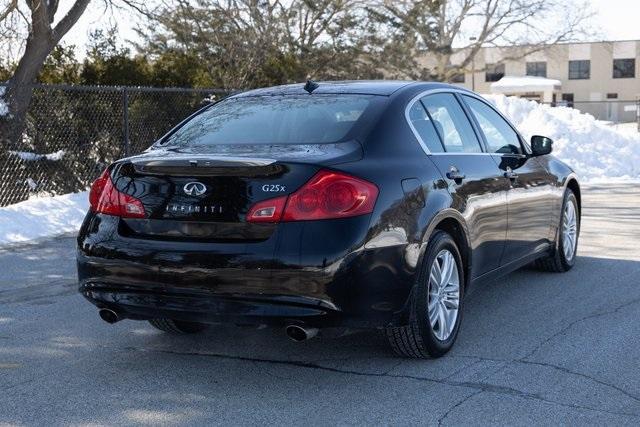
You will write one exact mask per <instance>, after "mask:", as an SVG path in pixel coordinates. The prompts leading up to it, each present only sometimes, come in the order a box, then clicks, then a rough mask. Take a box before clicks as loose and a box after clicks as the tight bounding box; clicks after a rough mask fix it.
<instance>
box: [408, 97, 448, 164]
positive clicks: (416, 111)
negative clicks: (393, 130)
mask: <svg viewBox="0 0 640 427" xmlns="http://www.w3.org/2000/svg"><path fill="white" fill-rule="evenodd" d="M409 120H410V121H411V126H413V129H414V130H415V131H416V132H417V133H418V135H419V136H420V138H421V139H422V142H424V144H425V145H426V146H427V148H428V149H429V151H431V152H432V153H441V152H443V151H444V149H443V148H442V143H441V142H440V137H439V136H438V134H437V133H436V128H435V126H434V125H433V122H432V121H431V119H430V118H429V115H428V114H427V111H426V110H425V109H424V107H423V106H422V104H421V103H420V102H416V103H414V104H413V106H412V107H411V109H410V110H409Z"/></svg>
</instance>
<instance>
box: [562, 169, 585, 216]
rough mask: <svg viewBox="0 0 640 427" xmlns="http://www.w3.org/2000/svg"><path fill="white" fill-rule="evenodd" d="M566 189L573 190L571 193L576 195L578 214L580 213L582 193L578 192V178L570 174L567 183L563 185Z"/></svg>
mask: <svg viewBox="0 0 640 427" xmlns="http://www.w3.org/2000/svg"><path fill="white" fill-rule="evenodd" d="M565 187H566V188H567V189H570V190H571V191H573V194H575V195H576V200H577V202H578V215H579V216H581V215H582V194H581V192H580V184H578V180H577V179H576V177H575V176H573V175H571V176H569V177H568V178H567V183H566V185H565Z"/></svg>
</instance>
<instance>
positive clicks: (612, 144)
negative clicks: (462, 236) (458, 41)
mask: <svg viewBox="0 0 640 427" xmlns="http://www.w3.org/2000/svg"><path fill="white" fill-rule="evenodd" d="M483 96H484V97H485V98H486V99H487V100H488V101H490V102H491V103H492V104H494V105H495V106H496V107H497V108H498V109H499V110H500V111H502V113H504V114H505V115H506V116H507V117H509V118H510V119H511V120H512V121H513V123H514V124H515V125H516V126H517V127H518V129H519V130H520V131H521V132H522V133H523V135H524V136H525V138H527V139H529V138H530V137H531V135H544V136H548V137H549V138H551V139H553V141H554V145H553V153H554V155H555V156H557V157H558V158H560V159H561V160H563V161H565V162H566V163H567V164H568V165H570V166H571V167H572V168H573V169H574V170H575V171H576V173H577V174H578V175H579V176H580V178H581V179H582V180H583V181H584V182H588V181H592V182H593V181H611V180H640V134H639V133H637V132H636V133H632V132H628V131H618V130H616V129H613V128H611V127H610V126H608V125H607V124H606V123H603V122H600V121H598V120H596V119H595V118H594V117H593V116H591V115H590V114H583V113H581V112H580V111H578V110H576V109H573V108H568V107H551V106H549V105H541V104H538V103H537V102H534V101H528V100H526V99H522V98H516V97H505V96H504V95H483Z"/></svg>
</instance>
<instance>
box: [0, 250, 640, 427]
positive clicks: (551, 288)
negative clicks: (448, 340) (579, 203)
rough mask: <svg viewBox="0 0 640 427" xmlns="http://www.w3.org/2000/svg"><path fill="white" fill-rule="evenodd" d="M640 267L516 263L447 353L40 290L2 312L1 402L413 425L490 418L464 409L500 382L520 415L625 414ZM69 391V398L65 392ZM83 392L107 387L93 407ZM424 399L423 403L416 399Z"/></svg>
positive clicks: (174, 419) (474, 309)
mask: <svg viewBox="0 0 640 427" xmlns="http://www.w3.org/2000/svg"><path fill="white" fill-rule="evenodd" d="M639 275H640V262H638V261H629V260H620V259H605V258H594V257H580V258H579V259H578V260H577V263H576V267H575V268H574V269H573V270H571V271H570V272H568V273H566V274H552V273H542V272H538V271H535V270H531V269H523V270H520V271H517V272H515V273H512V274H510V275H508V276H506V277H504V278H502V279H500V280H498V281H496V282H493V283H491V284H488V285H484V286H482V287H480V288H477V289H475V290H474V291H473V292H472V293H471V294H470V295H469V296H468V298H467V300H466V302H465V303H466V307H465V310H464V316H465V318H464V319H463V325H462V330H461V333H460V336H459V337H458V342H457V343H456V345H455V347H454V348H453V350H452V351H451V352H450V353H449V354H448V355H446V356H445V357H442V358H440V359H435V360H412V359H402V358H399V357H396V356H395V355H394V354H393V353H392V352H391V351H390V350H389V349H388V347H387V346H386V342H385V340H384V337H383V336H382V334H380V333H378V332H377V331H368V332H361V333H356V334H353V335H347V336H342V337H339V338H327V337H317V338H314V339H312V340H309V341H306V342H303V343H294V342H292V341H290V340H289V339H288V338H286V336H285V334H284V331H282V330H279V329H262V330H255V329H246V328H241V327H231V326H213V327H211V328H210V329H209V330H207V331H206V332H204V333H202V334H197V335H188V336H174V335H168V334H164V333H161V332H159V331H156V330H155V329H153V328H151V327H150V326H149V325H148V324H147V323H144V322H134V321H122V322H119V323H117V324H115V325H108V324H106V323H103V322H102V321H101V320H99V318H98V315H97V312H96V310H95V309H94V308H93V307H91V306H89V304H87V303H86V302H85V301H83V300H82V299H81V297H80V296H77V295H74V296H73V297H68V296H64V297H63V296H56V297H52V298H53V299H52V300H51V301H49V304H47V305H46V306H42V305H39V306H38V308H34V306H35V305H36V304H39V302H38V301H39V300H38V299H37V298H34V299H33V300H32V301H22V302H20V304H9V305H8V306H9V307H10V308H11V307H13V309H10V310H9V312H8V313H7V314H5V315H4V316H3V315H1V314H0V377H2V378H3V379H4V380H5V384H7V386H6V387H5V391H8V392H9V393H8V394H6V393H5V395H4V397H0V407H5V408H11V411H10V412H8V413H7V415H9V416H6V417H5V418H3V417H2V416H1V415H0V422H3V421H5V422H16V423H17V422H27V423H28V422H29V421H34V420H33V419H31V418H29V415H28V414H23V415H20V416H18V415H17V414H18V413H17V412H15V411H18V408H19V406H15V405H17V404H18V403H19V402H20V400H19V399H21V398H27V397H28V396H30V397H31V398H35V399H37V400H44V401H46V402H47V405H49V407H51V408H52V410H55V411H64V412H61V413H64V414H65V417H66V418H65V420H66V421H68V422H70V423H86V422H95V423H111V422H114V423H131V422H147V423H164V422H169V423H205V422H207V421H212V420H215V422H216V423H227V422H229V423H234V422H235V423H238V422H240V421H246V422H251V420H250V419H246V418H244V417H247V416H249V414H252V415H251V416H255V417H256V418H253V419H252V420H253V422H267V421H271V422H289V423H293V422H304V421H305V420H310V419H311V420H314V419H315V420H318V419H319V418H314V416H319V415H320V414H323V416H324V418H322V420H323V421H324V422H328V423H330V422H342V423H364V422H375V420H376V419H378V420H380V419H381V418H376V417H377V416H380V414H381V413H386V414H387V415H393V416H395V417H396V418H393V419H396V420H402V423H405V422H406V423H412V422H427V423H438V422H440V421H443V420H445V418H446V420H445V421H447V422H452V423H455V422H456V420H457V422H464V421H467V422H469V421H470V420H473V421H474V422H478V423H482V422H483V421H487V422H489V421H490V420H491V418H483V415H482V413H481V411H480V412H478V410H475V415H474V416H475V417H476V418H470V419H465V418H456V416H458V415H459V414H460V413H464V408H463V407H461V406H463V405H462V404H463V403H464V404H465V405H470V406H473V405H480V404H481V403H482V402H483V401H484V400H483V399H486V402H485V404H487V405H488V404H489V402H490V401H491V399H494V398H495V397H496V396H499V397H500V403H499V404H495V405H493V413H492V414H487V417H489V416H492V417H493V416H499V414H500V413H503V414H504V416H505V417H507V418H505V419H508V417H509V416H512V413H517V412H518V411H522V410H523V409H522V408H525V407H527V405H530V404H532V402H533V403H535V404H536V405H543V406H542V407H544V405H552V406H553V407H554V408H556V409H558V410H560V412H561V413H562V414H564V416H566V417H568V418H563V417H562V416H559V418H553V419H551V418H548V419H547V420H549V421H555V422H562V421H563V420H566V421H573V422H575V421H576V420H579V419H580V417H582V416H585V417H586V415H585V414H589V416H590V417H591V418H585V421H587V420H591V421H593V420H594V419H595V420H598V419H599V418H598V417H599V416H602V417H604V418H602V421H611V420H614V421H616V420H617V421H620V422H623V423H624V422H628V421H629V419H635V418H634V417H639V416H640V392H638V390H640V372H639V370H638V368H637V361H638V360H640V342H639V341H638V337H640V322H637V321H633V319H635V320H637V319H639V318H640V286H639V285H640V283H639V281H638V277H639ZM34 330H37V333H33V331H34ZM56 393H59V394H60V395H61V396H64V399H62V400H61V401H53V402H52V401H51V399H54V400H55V395H56ZM390 395H392V396H395V397H394V399H391V401H390V399H389V396H390ZM11 396H13V399H15V400H14V401H13V403H12V402H11V399H12V397H11ZM21 396H22V397H21ZM83 396H100V402H99V403H96V404H91V405H90V408H91V411H90V416H88V415H87V412H86V411H84V410H83V409H82V408H83V407H84V405H86V401H85V400H84V397H83ZM319 396H322V399H319ZM398 399H401V400H402V404H401V405H398V404H397V403H398ZM7 400H9V401H7ZM294 402H295V405H296V406H295V410H294V409H293V408H292V407H291V405H292V404H294ZM345 402H349V403H348V404H345ZM394 402H395V406H394ZM8 403H12V404H13V405H14V406H7V404H8ZM455 403H459V405H457V406H455V407H454V405H453V404H455ZM412 405H415V406H413V407H414V408H416V407H418V408H422V409H420V410H414V412H407V408H411V407H412ZM536 408H538V406H536ZM24 410H26V408H25V409H24ZM528 410H529V411H533V412H531V413H536V412H535V411H538V410H540V411H542V409H535V408H532V407H530V408H528ZM247 411H249V412H247ZM385 411H386V412H385ZM514 411H515V412H514ZM581 411H582V412H581ZM583 412H584V413H583ZM11 414H15V415H16V416H10V415H11ZM269 414H270V415H269ZM496 414H498V415H496ZM540 416H541V417H542V418H538V419H537V420H538V422H543V421H542V420H544V419H546V418H544V417H545V416H549V415H548V414H547V415H545V412H544V411H542V412H541V415H540ZM112 417H115V418H112ZM593 417H595V418H593ZM616 417H620V418H616ZM629 417H631V418H629ZM493 419H494V420H495V419H500V418H493Z"/></svg>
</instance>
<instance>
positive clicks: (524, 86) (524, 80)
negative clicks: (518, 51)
mask: <svg viewBox="0 0 640 427" xmlns="http://www.w3.org/2000/svg"><path fill="white" fill-rule="evenodd" d="M561 87H562V82H561V81H560V80H555V79H547V78H545V77H534V76H524V77H516V76H504V77H503V78H501V79H500V80H498V81H497V82H494V83H491V92H493V93H513V92H544V91H547V90H556V89H557V90H559V89H560V88H561Z"/></svg>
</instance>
